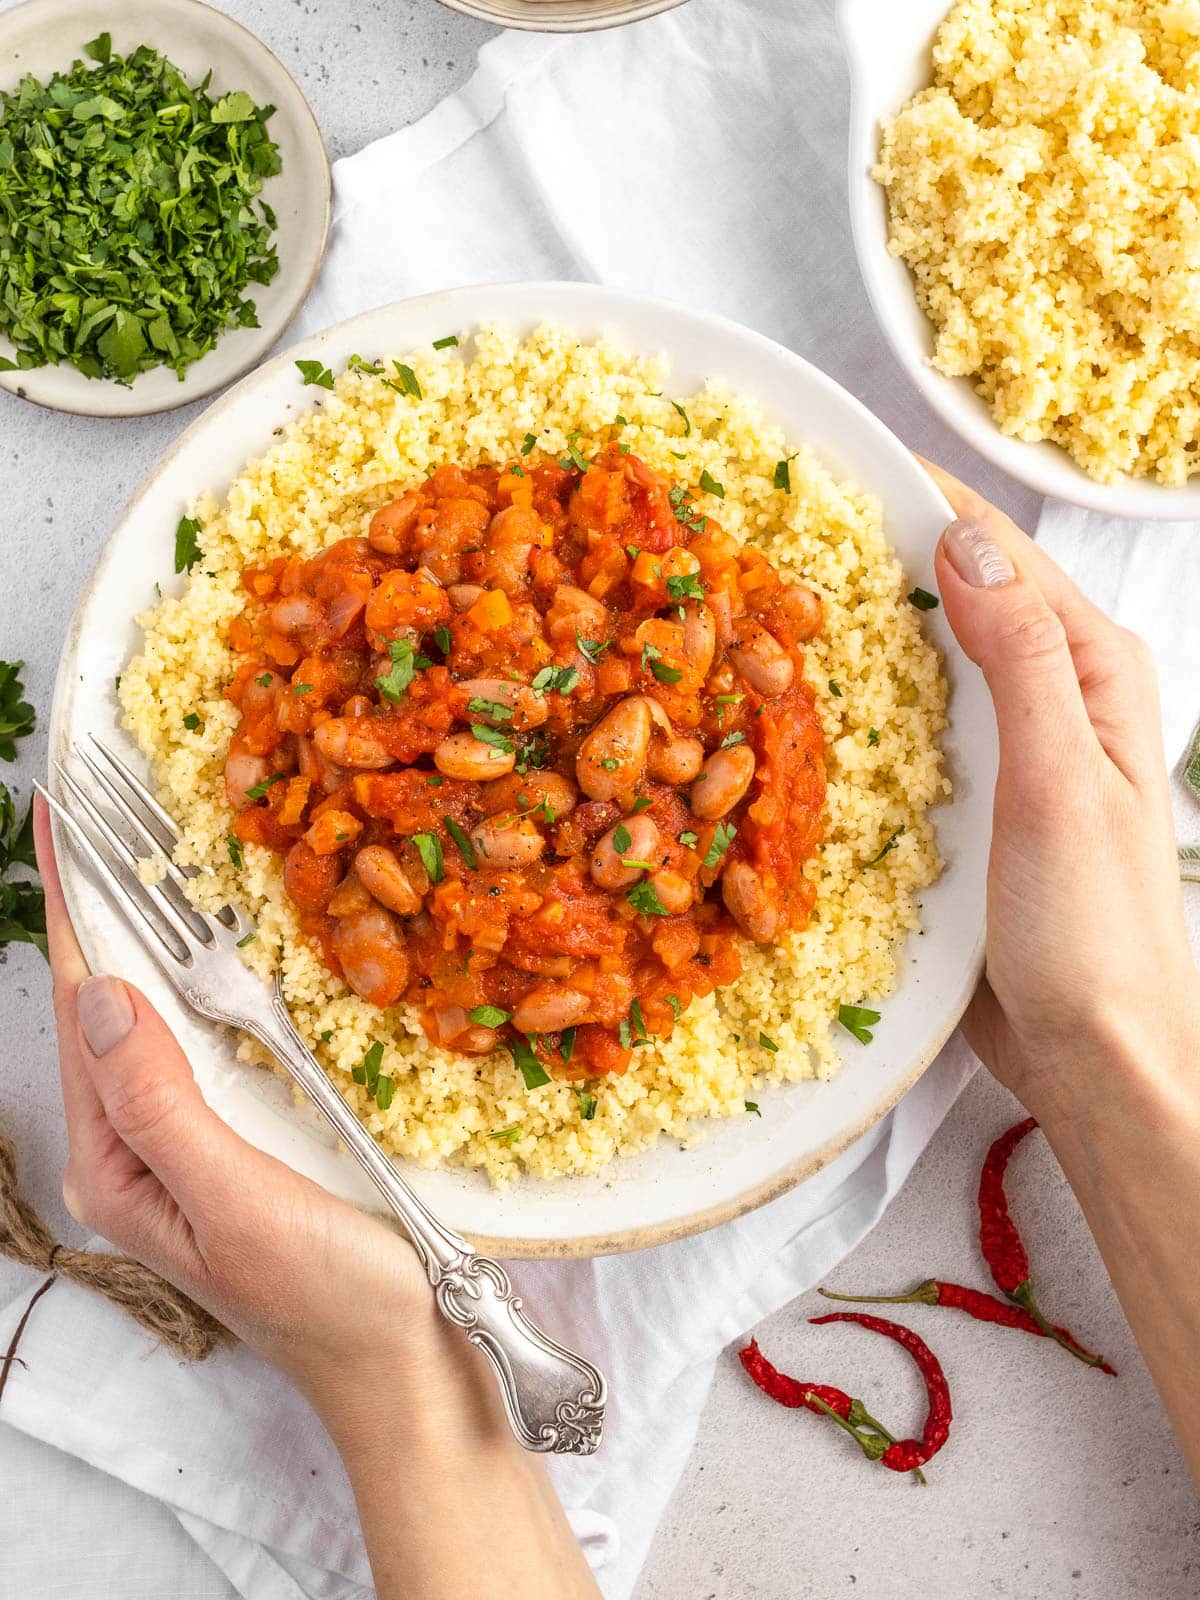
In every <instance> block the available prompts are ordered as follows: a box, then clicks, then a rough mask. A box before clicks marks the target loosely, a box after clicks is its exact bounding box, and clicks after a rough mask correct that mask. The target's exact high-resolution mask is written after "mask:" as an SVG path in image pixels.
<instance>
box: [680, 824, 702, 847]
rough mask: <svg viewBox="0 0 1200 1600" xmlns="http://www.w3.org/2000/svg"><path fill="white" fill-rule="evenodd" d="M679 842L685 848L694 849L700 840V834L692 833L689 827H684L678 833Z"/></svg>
mask: <svg viewBox="0 0 1200 1600" xmlns="http://www.w3.org/2000/svg"><path fill="white" fill-rule="evenodd" d="M679 842H680V844H681V845H683V847H684V849H685V850H694V849H695V848H696V846H697V845H698V844H699V842H700V835H699V834H698V833H693V832H692V830H691V828H685V829H684V830H683V832H682V833H681V834H680V835H679Z"/></svg>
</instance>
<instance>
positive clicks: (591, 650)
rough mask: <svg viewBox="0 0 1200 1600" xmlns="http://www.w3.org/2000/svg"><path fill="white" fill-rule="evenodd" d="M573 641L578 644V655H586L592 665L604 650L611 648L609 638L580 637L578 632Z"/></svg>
mask: <svg viewBox="0 0 1200 1600" xmlns="http://www.w3.org/2000/svg"><path fill="white" fill-rule="evenodd" d="M575 643H576V644H577V645H578V646H579V653H580V655H584V656H586V657H587V659H588V660H589V661H590V662H591V663H592V665H593V666H595V665H596V663H597V662H598V661H599V660H600V657H601V656H602V655H603V654H604V652H605V651H606V650H611V648H612V640H611V639H603V640H601V639H581V638H580V637H579V635H578V634H576V635H575Z"/></svg>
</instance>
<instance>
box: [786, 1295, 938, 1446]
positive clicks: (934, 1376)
mask: <svg viewBox="0 0 1200 1600" xmlns="http://www.w3.org/2000/svg"><path fill="white" fill-rule="evenodd" d="M809 1321H810V1322H811V1323H813V1324H814V1326H816V1327H822V1326H824V1324H825V1323H827V1322H857V1323H858V1325H859V1326H860V1327H862V1328H869V1329H870V1331H871V1332H872V1333H882V1334H883V1335H884V1337H885V1338H888V1339H894V1340H895V1341H896V1343H897V1344H898V1345H901V1346H903V1348H904V1349H905V1350H907V1351H908V1353H909V1355H910V1356H911V1357H912V1358H913V1360H914V1361H915V1362H916V1364H917V1369H918V1371H919V1372H920V1374H921V1376H922V1377H923V1378H924V1380H925V1392H926V1394H927V1395H928V1396H929V1411H928V1414H927V1415H926V1418H925V1427H924V1430H923V1431H922V1434H921V1437H920V1438H919V1439H898V1440H895V1441H893V1443H891V1444H890V1445H888V1447H887V1449H886V1450H885V1451H884V1452H883V1454H882V1455H881V1456H880V1458H879V1459H880V1461H882V1462H883V1464H884V1466H885V1467H891V1469H892V1471H893V1472H912V1471H914V1470H915V1469H916V1468H918V1467H922V1466H924V1464H925V1463H926V1462H927V1461H931V1460H932V1459H933V1457H934V1456H935V1455H937V1453H938V1451H939V1450H940V1449H941V1448H942V1446H943V1445H944V1444H945V1442H946V1440H947V1439H948V1438H949V1437H950V1421H951V1417H952V1415H953V1413H952V1412H951V1409H950V1385H949V1384H948V1383H947V1382H946V1374H945V1373H944V1372H943V1371H942V1364H941V1362H940V1361H939V1360H938V1358H937V1357H936V1356H935V1355H934V1353H933V1351H932V1350H931V1349H930V1348H929V1346H928V1345H927V1344H926V1343H925V1341H924V1339H922V1338H921V1336H920V1335H919V1334H916V1333H914V1332H913V1331H912V1329H911V1328H903V1327H901V1325H900V1324H899V1323H898V1322H888V1321H887V1320H886V1319H885V1318H884V1317H872V1316H868V1315H867V1314H866V1312H863V1311H831V1312H829V1314H828V1315H827V1316H824V1317H810V1318H809Z"/></svg>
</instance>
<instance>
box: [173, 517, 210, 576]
mask: <svg viewBox="0 0 1200 1600" xmlns="http://www.w3.org/2000/svg"><path fill="white" fill-rule="evenodd" d="M199 532H200V524H199V523H198V522H197V521H196V519H195V517H180V519H179V526H178V527H177V528H176V529H175V571H176V572H190V571H191V570H192V568H193V567H194V566H195V565H196V563H197V561H199V560H200V558H201V556H202V555H203V554H204V551H203V550H201V548H200V543H199V540H198V539H197V538H196V535H197V534H198V533H199Z"/></svg>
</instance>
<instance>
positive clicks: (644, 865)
mask: <svg viewBox="0 0 1200 1600" xmlns="http://www.w3.org/2000/svg"><path fill="white" fill-rule="evenodd" d="M621 865H622V866H623V867H628V868H629V870H630V871H631V872H653V871H654V863H653V861H634V860H633V859H632V858H631V857H629V856H622V857H621Z"/></svg>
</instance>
